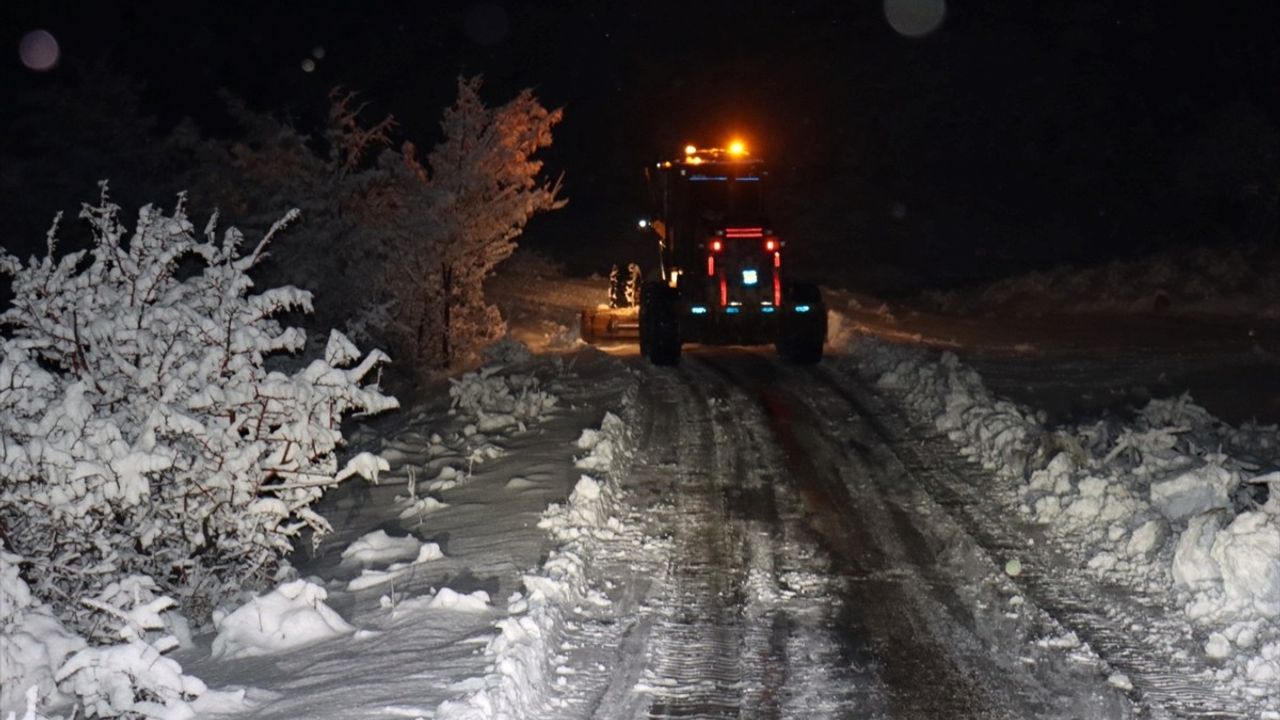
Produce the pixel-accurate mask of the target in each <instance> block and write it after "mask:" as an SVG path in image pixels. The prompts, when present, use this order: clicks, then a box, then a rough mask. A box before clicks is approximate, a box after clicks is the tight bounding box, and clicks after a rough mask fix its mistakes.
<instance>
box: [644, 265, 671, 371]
mask: <svg viewBox="0 0 1280 720" xmlns="http://www.w3.org/2000/svg"><path fill="white" fill-rule="evenodd" d="M677 299H678V295H677V293H676V291H675V290H674V289H672V288H671V287H668V286H667V284H666V283H662V282H647V283H645V284H644V286H643V287H641V288H640V354H641V355H643V356H645V357H647V358H649V361H650V362H652V363H653V364H654V365H675V364H677V363H679V362H680V319H679V317H678V316H677V308H676V306H677Z"/></svg>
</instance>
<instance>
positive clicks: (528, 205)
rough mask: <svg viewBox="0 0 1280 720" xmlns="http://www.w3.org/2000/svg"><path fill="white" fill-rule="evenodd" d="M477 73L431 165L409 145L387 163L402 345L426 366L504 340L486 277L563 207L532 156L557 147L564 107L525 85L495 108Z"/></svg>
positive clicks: (446, 121) (463, 84)
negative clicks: (539, 222)
mask: <svg viewBox="0 0 1280 720" xmlns="http://www.w3.org/2000/svg"><path fill="white" fill-rule="evenodd" d="M481 83H482V80H481V78H480V77H472V78H459V79H458V98H457V100H456V102H455V103H454V104H453V105H452V106H451V107H450V108H448V109H446V110H445V112H444V117H443V119H442V120H441V123H440V126H441V130H442V131H443V135H444V139H443V140H442V141H441V142H440V143H439V144H438V145H436V147H435V148H433V149H432V150H431V152H430V153H429V154H428V156H427V163H426V165H425V166H424V165H423V164H422V163H421V162H420V161H419V160H418V158H417V153H416V149H415V147H414V146H413V145H412V144H410V143H406V144H405V145H404V146H403V147H402V149H401V154H400V158H399V160H400V162H398V163H396V162H389V161H384V163H383V167H385V168H387V169H388V171H389V172H390V173H391V176H392V177H395V178H396V179H397V182H396V185H395V187H394V188H392V189H390V190H389V191H388V192H387V193H386V195H384V198H385V199H386V203H385V207H383V208H382V210H383V212H382V214H381V216H380V217H381V218H382V222H383V223H384V225H383V227H384V228H385V230H386V233H387V234H386V240H387V242H388V243H389V245H390V252H388V253H387V257H388V258H389V262H388V267H387V279H388V283H387V287H388V289H389V290H390V292H391V294H392V296H393V298H394V303H393V305H392V307H393V317H394V320H395V322H396V328H397V331H398V334H399V337H400V340H401V342H402V344H403V345H404V346H405V348H406V349H408V350H409V351H410V352H411V353H412V355H413V357H414V358H415V359H416V360H418V361H419V362H424V363H427V364H428V365H430V366H433V367H448V366H450V365H453V364H454V363H456V362H457V361H458V360H459V359H461V358H465V357H467V356H469V355H470V354H472V353H474V352H475V351H476V350H477V349H478V348H479V347H480V346H481V345H483V344H484V343H486V342H489V341H491V340H493V339H494V338H496V337H499V336H501V335H502V334H503V332H504V325H503V323H502V319H501V316H499V314H498V311H497V308H495V307H493V306H492V305H490V304H488V303H487V302H485V299H484V293H483V288H482V283H483V281H484V278H485V276H486V275H487V274H488V273H489V272H491V271H492V270H493V268H494V267H496V266H497V264H498V263H500V262H502V261H503V260H505V259H507V258H508V257H510V256H511V253H513V252H515V249H516V242H515V239H516V238H517V237H518V236H519V235H520V233H521V232H522V231H523V230H524V226H525V224H526V223H527V222H528V221H529V219H530V218H531V217H533V215H534V214H536V213H539V212H543V211H546V210H554V209H557V208H560V207H563V206H564V205H565V203H566V200H564V199H563V198H561V197H560V195H559V193H560V181H559V180H557V181H555V182H548V181H546V180H544V179H543V178H542V177H541V172H542V163H541V161H539V160H535V159H534V158H533V156H534V154H535V153H537V151H538V150H540V149H542V148H545V147H548V146H550V145H551V129H552V128H553V127H554V126H555V125H556V123H558V122H559V121H560V119H561V116H562V112H561V111H560V110H547V109H546V108H544V107H543V106H542V104H541V103H539V102H538V100H537V98H536V97H534V95H533V92H532V91H531V90H525V91H523V92H521V93H520V94H519V95H517V96H516V97H515V98H514V99H513V100H511V101H509V102H507V103H506V104H505V105H502V106H500V107H497V108H490V107H487V106H486V105H485V104H484V102H483V101H482V100H481V98H480V87H481Z"/></svg>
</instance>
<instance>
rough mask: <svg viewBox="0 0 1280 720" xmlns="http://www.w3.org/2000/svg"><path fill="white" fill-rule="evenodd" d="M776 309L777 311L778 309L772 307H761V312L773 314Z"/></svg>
mask: <svg viewBox="0 0 1280 720" xmlns="http://www.w3.org/2000/svg"><path fill="white" fill-rule="evenodd" d="M775 309H776V308H774V307H773V306H772V305H762V306H761V307H760V312H762V313H771V312H773V311H774V310H775Z"/></svg>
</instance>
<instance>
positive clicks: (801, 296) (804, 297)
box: [776, 283, 827, 365]
mask: <svg viewBox="0 0 1280 720" xmlns="http://www.w3.org/2000/svg"><path fill="white" fill-rule="evenodd" d="M801 304H803V305H808V306H809V310H808V312H804V313H798V312H795V311H794V309H793V308H794V307H795V306H796V305H801ZM783 308H784V309H783V313H784V314H783V316H782V318H781V322H780V324H779V328H778V340H777V345H776V347H777V350H778V355H779V356H781V357H782V359H784V360H787V361H789V362H793V363H796V364H798V365H813V364H815V363H817V362H820V361H821V360H822V350H823V346H824V345H825V344H826V341H827V306H826V303H824V302H823V301H822V291H820V290H819V289H818V286H817V285H814V284H812V283H795V284H794V285H792V286H791V288H790V292H789V293H788V298H787V300H786V302H784V303H783Z"/></svg>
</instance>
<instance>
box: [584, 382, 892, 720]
mask: <svg viewBox="0 0 1280 720" xmlns="http://www.w3.org/2000/svg"><path fill="white" fill-rule="evenodd" d="M646 385H647V387H646V392H644V393H643V396H644V397H645V398H646V399H647V402H648V403H649V404H650V412H649V417H650V419H649V421H647V422H645V427H646V428H647V429H646V432H645V435H646V436H647V439H646V441H645V442H644V443H643V446H644V447H646V448H647V453H648V456H647V458H646V459H647V461H648V462H637V463H636V467H635V469H634V471H633V473H632V477H630V478H628V482H627V484H628V486H629V488H630V491H631V492H632V496H631V500H632V501H633V503H634V504H636V505H637V507H638V508H641V512H643V513H646V514H648V516H649V527H650V531H651V533H654V534H657V535H661V536H664V537H666V538H667V542H668V543H669V548H670V555H669V557H668V558H667V562H666V563H665V564H664V565H663V566H662V567H661V568H659V569H658V571H657V572H655V573H654V576H653V579H652V591H651V592H650V594H649V598H648V600H647V602H646V605H645V608H644V609H643V610H642V611H641V613H640V615H639V618H638V619H636V620H635V621H634V622H633V623H632V625H631V628H632V630H631V632H630V634H629V635H628V636H627V638H626V639H625V642H627V643H629V645H630V650H629V652H632V653H638V654H640V655H641V656H642V657H643V659H642V660H641V664H642V666H643V667H641V668H640V669H639V672H638V673H637V672H635V669H634V668H622V669H620V671H619V676H620V677H623V678H625V677H627V676H630V675H634V677H635V682H634V683H633V686H634V688H635V692H632V693H629V694H627V693H619V692H618V688H619V686H620V685H621V684H622V682H625V680H615V682H614V683H613V685H612V686H611V688H610V690H609V691H607V692H606V693H605V698H604V700H603V701H602V702H601V703H600V704H599V706H598V711H597V713H596V715H595V717H600V718H605V717H609V718H618V717H649V718H689V717H702V718H729V717H731V718H792V717H812V718H843V717H848V716H849V713H850V711H851V709H852V708H854V707H862V708H865V709H870V708H871V707H873V706H874V703H872V702H870V701H869V700H865V698H864V701H863V702H856V703H855V702H853V701H851V699H850V698H851V697H853V696H854V695H857V694H858V693H859V692H861V693H862V694H863V695H864V696H869V695H873V694H874V692H871V693H868V692H867V689H868V688H870V687H873V683H868V682H865V681H864V682H860V683H859V682H855V681H854V678H853V675H852V673H851V672H849V671H848V669H847V664H846V662H845V660H844V655H843V648H842V646H841V644H840V643H839V642H838V641H837V638H836V637H835V636H834V635H833V633H832V632H831V630H830V627H831V625H832V624H834V622H835V614H836V612H837V611H838V609H839V608H838V603H837V602H836V601H835V599H834V593H833V592H832V589H831V588H832V583H833V581H832V580H831V577H830V572H829V570H830V567H829V559H828V558H826V556H825V554H824V553H823V552H822V551H821V549H820V548H818V547H817V545H816V543H815V541H814V538H813V537H812V536H811V534H808V533H807V532H806V531H805V530H804V526H803V522H802V508H801V505H800V502H799V500H798V499H797V498H796V497H794V495H793V496H790V497H788V496H786V495H785V493H782V494H778V493H775V488H778V487H784V488H785V483H782V482H780V477H779V475H780V474H781V473H782V472H783V469H782V465H781V463H782V459H781V457H780V455H779V452H778V449H777V448H776V446H775V444H774V443H773V442H772V440H771V437H770V433H769V431H768V428H767V422H766V421H765V420H764V418H763V416H762V414H761V413H760V412H759V411H758V409H753V408H754V406H753V405H752V404H751V403H750V402H745V401H744V398H743V397H742V395H741V392H740V391H738V390H736V389H735V388H733V387H731V386H729V385H727V384H726V383H724V382H723V381H722V380H721V379H719V378H717V377H715V376H714V375H713V374H709V373H707V371H706V370H705V369H702V370H699V368H698V367H697V366H696V364H692V363H690V364H686V366H684V367H682V368H681V369H680V370H678V371H676V372H674V373H673V372H668V371H662V370H654V371H651V372H649V373H647V375H646ZM744 409H745V410H747V411H748V414H747V415H746V416H744V414H743V412H744ZM860 716H862V717H884V715H883V714H880V713H866V714H862V715H860Z"/></svg>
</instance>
